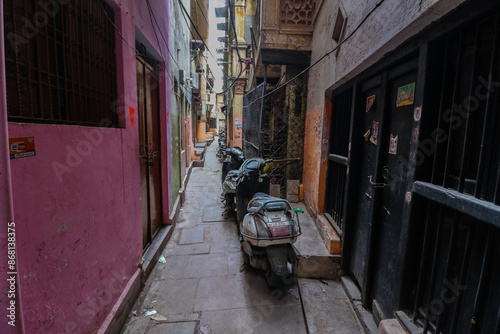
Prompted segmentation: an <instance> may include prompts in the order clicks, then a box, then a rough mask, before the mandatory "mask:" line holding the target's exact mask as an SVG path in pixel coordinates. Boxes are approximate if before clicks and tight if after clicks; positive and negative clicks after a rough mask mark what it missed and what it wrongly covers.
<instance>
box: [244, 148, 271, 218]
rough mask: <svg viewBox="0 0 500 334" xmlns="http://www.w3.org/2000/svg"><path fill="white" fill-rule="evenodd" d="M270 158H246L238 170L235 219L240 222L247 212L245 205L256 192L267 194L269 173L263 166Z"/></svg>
mask: <svg viewBox="0 0 500 334" xmlns="http://www.w3.org/2000/svg"><path fill="white" fill-rule="evenodd" d="M270 162H272V160H264V159H262V158H251V159H248V160H246V161H245V162H244V163H243V164H242V165H241V167H240V169H239V170H238V184H237V187H236V220H237V221H238V222H242V221H243V218H244V217H245V215H246V214H247V205H248V203H249V202H250V200H251V199H252V198H253V196H254V195H255V194H256V193H265V194H269V175H267V174H265V173H264V167H265V166H266V164H267V163H270Z"/></svg>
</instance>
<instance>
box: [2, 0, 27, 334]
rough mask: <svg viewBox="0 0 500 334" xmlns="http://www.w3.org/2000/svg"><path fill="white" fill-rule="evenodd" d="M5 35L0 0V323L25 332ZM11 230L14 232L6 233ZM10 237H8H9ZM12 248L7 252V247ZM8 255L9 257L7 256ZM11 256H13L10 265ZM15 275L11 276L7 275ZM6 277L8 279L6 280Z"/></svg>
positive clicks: (14, 332) (12, 333) (16, 332)
mask: <svg viewBox="0 0 500 334" xmlns="http://www.w3.org/2000/svg"><path fill="white" fill-rule="evenodd" d="M4 45H5V39H4V20H3V0H0V203H2V204H1V205H2V208H1V209H0V221H1V223H0V229H1V230H0V236H1V237H2V238H1V239H0V249H1V250H2V253H1V254H0V261H1V262H0V263H1V264H0V268H1V270H2V275H1V283H0V289H1V290H2V291H6V292H7V293H6V294H2V296H0V307H2V308H3V310H7V316H6V317H5V316H4V317H2V319H0V327H1V328H5V329H7V331H6V332H5V333H7V334H19V333H24V328H23V327H24V326H23V319H22V311H21V306H22V304H21V298H20V291H19V274H18V266H17V264H18V262H17V249H15V248H14V247H13V246H14V243H12V241H13V240H14V239H15V238H13V236H15V232H14V231H15V230H16V228H15V224H14V205H13V202H12V182H11V181H12V179H11V174H10V157H9V135H8V124H7V122H8V121H7V94H6V89H7V86H6V82H5V47H4ZM9 233H14V234H9ZM9 239H10V241H9ZM13 249H14V250H15V254H14V256H12V255H13V254H9V253H8V251H9V250H13ZM9 256H10V257H9ZM12 257H13V258H14V260H15V264H14V265H13V267H10V266H11V264H12V262H11V263H9V260H10V261H12ZM11 277H12V278H13V279H14V278H15V281H14V280H10V278H11ZM8 279H9V280H8Z"/></svg>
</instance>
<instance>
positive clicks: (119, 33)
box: [98, 1, 144, 56]
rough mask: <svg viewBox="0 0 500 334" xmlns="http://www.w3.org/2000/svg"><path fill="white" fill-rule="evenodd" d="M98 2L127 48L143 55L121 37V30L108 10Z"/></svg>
mask: <svg viewBox="0 0 500 334" xmlns="http://www.w3.org/2000/svg"><path fill="white" fill-rule="evenodd" d="M98 3H99V6H100V7H101V9H102V11H103V12H104V15H106V17H107V18H108V20H109V22H110V23H111V25H112V26H113V27H114V28H115V30H116V32H117V33H118V35H120V37H121V39H122V40H123V41H124V42H125V44H127V45H128V47H129V48H131V49H132V50H134V51H135V53H136V54H138V55H141V56H144V55H143V54H141V53H140V52H139V50H137V49H136V48H135V47H134V46H132V45H130V43H129V42H128V41H127V40H126V39H125V37H123V35H122V32H121V31H120V29H118V27H117V26H116V25H115V22H114V21H113V20H112V19H111V17H109V15H108V12H107V11H106V8H104V6H103V5H102V3H101V2H100V1H98Z"/></svg>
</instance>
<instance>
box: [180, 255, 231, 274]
mask: <svg viewBox="0 0 500 334" xmlns="http://www.w3.org/2000/svg"><path fill="white" fill-rule="evenodd" d="M228 272H229V265H228V258H227V255H226V254H225V253H216V254H207V255H191V256H190V257H189V263H188V264H187V268H186V274H185V276H186V277H187V278H189V277H209V276H224V275H227V273H228Z"/></svg>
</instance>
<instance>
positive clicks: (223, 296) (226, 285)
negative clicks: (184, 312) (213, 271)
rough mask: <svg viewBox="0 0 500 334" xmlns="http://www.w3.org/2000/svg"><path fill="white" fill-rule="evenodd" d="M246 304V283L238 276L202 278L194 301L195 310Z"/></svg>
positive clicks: (227, 307) (226, 307) (243, 305)
mask: <svg viewBox="0 0 500 334" xmlns="http://www.w3.org/2000/svg"><path fill="white" fill-rule="evenodd" d="M246 306H247V303H246V295H245V285H244V283H243V281H242V280H241V278H239V277H238V276H235V275H228V276H225V277H203V278H200V281H199V282H198V290H197V291H196V298H195V301H194V311H195V312H198V311H213V310H223V309H231V308H242V307H246Z"/></svg>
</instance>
